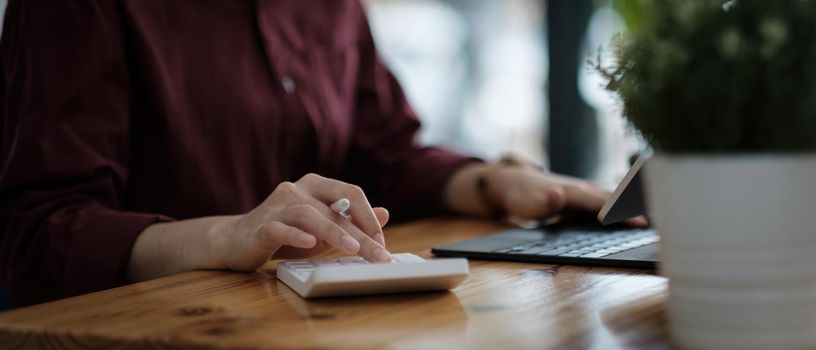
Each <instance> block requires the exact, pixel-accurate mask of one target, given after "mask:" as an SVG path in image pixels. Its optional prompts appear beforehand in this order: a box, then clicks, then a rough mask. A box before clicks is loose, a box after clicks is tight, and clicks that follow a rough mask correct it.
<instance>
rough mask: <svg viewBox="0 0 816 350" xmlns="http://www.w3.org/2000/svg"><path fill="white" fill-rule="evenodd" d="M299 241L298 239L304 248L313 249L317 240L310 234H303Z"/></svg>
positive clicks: (299, 236)
mask: <svg viewBox="0 0 816 350" xmlns="http://www.w3.org/2000/svg"><path fill="white" fill-rule="evenodd" d="M297 239H298V242H300V243H301V244H302V245H304V246H309V247H311V246H312V245H314V244H315V239H314V237H313V236H312V235H310V234H306V233H301V234H300V235H298V238H297Z"/></svg>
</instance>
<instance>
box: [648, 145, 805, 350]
mask: <svg viewBox="0 0 816 350" xmlns="http://www.w3.org/2000/svg"><path fill="white" fill-rule="evenodd" d="M645 180H646V189H647V196H648V208H649V212H650V215H651V216H652V220H653V224H654V225H655V227H656V228H657V230H658V232H659V233H660V236H661V243H660V245H661V248H660V250H661V257H660V259H661V264H660V270H661V273H662V274H663V275H664V276H666V277H668V278H669V301H668V313H669V315H668V316H669V330H670V332H671V336H672V339H673V341H674V342H675V343H677V344H678V345H680V346H682V347H684V348H689V349H814V348H816V154H803V155H724V156H701V155H700V156H697V155H694V156H669V155H665V154H658V155H655V156H654V157H652V159H650V160H649V161H648V162H647V164H646V178H645Z"/></svg>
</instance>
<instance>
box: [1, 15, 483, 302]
mask: <svg viewBox="0 0 816 350" xmlns="http://www.w3.org/2000/svg"><path fill="white" fill-rule="evenodd" d="M0 60H1V62H0V64H2V72H0V79H1V80H2V87H1V88H2V91H0V92H2V99H0V101H2V102H0V103H2V104H1V105H0V113H2V114H0V115H1V116H2V117H1V119H0V122H1V124H0V166H2V168H0V235H2V236H0V237H1V238H2V239H1V240H0V267H1V269H0V274H2V278H3V281H4V282H5V283H6V286H7V287H8V288H9V289H10V291H11V293H12V295H13V298H14V299H15V300H16V301H17V302H18V303H20V304H29V303H35V302H41V301H45V300H49V299H54V298H59V297H64V296H68V295H75V294H80V293H86V292H90V291H95V290H100V289H104V288H110V287H114V286H117V285H121V284H124V283H126V282H127V275H126V272H127V264H128V259H129V255H130V250H131V247H132V246H133V243H134V241H135V239H136V237H137V235H138V234H139V233H140V232H141V231H142V230H144V229H145V228H146V227H147V226H149V225H151V224H153V223H155V222H157V221H160V220H173V219H185V218H193V217H200V216H208V215H220V214H237V213H244V212H247V211H248V210H250V209H252V208H254V207H255V206H256V205H258V204H259V203H260V202H261V201H262V200H263V199H264V198H265V197H266V196H268V195H269V193H271V192H272V191H273V190H274V188H275V186H276V185H277V184H278V183H280V182H282V181H294V180H297V179H298V178H300V177H301V176H302V175H304V174H306V173H308V172H316V173H319V174H321V175H324V176H327V177H332V178H338V179H341V180H344V181H348V182H352V183H356V184H359V185H361V186H362V187H363V188H364V189H365V190H366V192H367V194H368V196H369V198H370V200H371V202H372V203H373V204H374V205H381V206H385V207H388V208H389V209H390V210H391V212H392V213H393V214H395V216H397V217H403V218H405V217H407V216H418V215H427V214H432V213H436V212H439V211H440V210H443V208H442V205H441V202H442V200H441V197H442V190H443V187H444V183H445V181H446V179H447V178H448V177H449V176H450V175H451V173H452V172H453V171H454V170H455V169H456V168H457V167H459V166H461V165H462V164H464V163H465V162H468V161H469V158H466V157H463V156H461V155H457V154H454V153H452V152H449V151H444V150H440V149H436V148H425V147H420V146H418V145H417V144H416V143H415V141H414V136H415V133H416V131H417V128H418V127H419V123H418V121H417V119H416V117H415V115H414V113H413V112H412V111H411V108H410V107H409V105H408V103H407V102H406V100H405V97H404V95H403V93H402V91H401V90H400V87H399V85H398V84H397V82H396V81H395V80H394V77H393V76H392V75H391V74H390V73H389V72H388V69H387V68H386V67H385V66H384V65H383V63H382V62H381V61H380V59H379V58H378V57H377V54H376V52H375V48H374V44H373V42H372V39H371V35H370V32H369V28H368V25H367V22H366V19H365V14H364V12H363V10H362V8H361V6H360V4H358V3H357V1H352V0H349V1H345V0H343V1H341V0H321V1H318V0H310V1H302V0H287V1H283V0H281V1H273V0H256V1H240V0H172V1H168V0H133V1H129V0H121V1H113V0H97V1H94V0H19V1H18V0H12V1H10V2H9V5H8V10H7V15H6V24H5V28H4V32H3V38H2V43H0Z"/></svg>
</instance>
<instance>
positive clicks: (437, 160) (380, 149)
mask: <svg viewBox="0 0 816 350" xmlns="http://www.w3.org/2000/svg"><path fill="white" fill-rule="evenodd" d="M359 13H360V15H359V16H357V17H358V20H359V26H360V28H361V29H360V31H359V32H360V36H361V37H360V38H359V45H360V48H359V51H360V68H359V69H360V75H359V77H358V85H357V96H356V97H357V105H356V113H355V116H356V118H357V119H356V120H355V124H354V125H355V128H354V136H353V139H352V147H351V157H350V158H351V161H349V162H348V163H347V164H348V166H347V173H349V174H351V177H352V178H353V179H354V181H356V182H357V183H359V184H362V187H363V188H364V189H365V191H366V193H367V194H368V195H369V197H370V198H369V200H370V201H371V202H372V204H374V205H381V206H384V207H386V208H388V209H389V211H390V212H391V214H392V218H395V219H396V220H406V219H412V218H417V217H421V216H429V215H439V214H445V213H448V212H449V209H448V208H447V206H446V204H445V202H444V190H445V186H446V184H447V181H448V179H449V178H450V177H451V175H453V173H454V172H455V171H456V170H457V169H459V168H460V167H461V166H463V165H465V164H468V163H472V162H477V161H479V160H478V159H475V158H472V157H467V156H465V155H462V154H459V153H457V152H454V151H452V150H448V149H443V148H439V147H423V146H420V145H419V144H418V143H417V140H416V133H417V131H418V130H419V127H420V123H419V120H418V119H417V116H416V114H415V113H414V111H413V110H412V109H411V106H410V105H409V103H408V101H407V99H406V97H405V95H404V93H403V91H402V89H401V88H400V85H399V83H398V82H397V80H396V79H395V78H394V76H393V75H392V74H391V72H390V71H389V70H388V68H387V67H386V65H385V64H384V63H383V61H382V59H381V58H380V57H379V56H378V54H377V50H376V47H375V45H374V41H373V39H372V37H371V32H370V29H369V26H368V22H367V20H366V17H365V13H364V12H363V10H362V8H360V11H359Z"/></svg>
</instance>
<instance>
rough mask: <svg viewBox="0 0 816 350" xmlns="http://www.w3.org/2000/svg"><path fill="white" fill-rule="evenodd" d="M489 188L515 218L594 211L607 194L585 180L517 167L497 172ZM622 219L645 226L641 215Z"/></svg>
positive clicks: (608, 194)
mask: <svg viewBox="0 0 816 350" xmlns="http://www.w3.org/2000/svg"><path fill="white" fill-rule="evenodd" d="M490 189H491V190H492V191H493V193H492V195H493V196H495V197H494V198H496V199H497V200H498V203H500V204H501V205H503V206H504V208H505V210H506V211H507V214H508V215H510V216H512V217H516V218H519V219H539V218H543V217H549V216H552V215H556V214H559V213H561V212H563V211H565V210H580V211H587V212H591V213H597V212H598V211H599V210H600V209H601V207H603V205H604V203H606V200H607V199H608V198H609V196H610V195H611V193H610V192H609V191H606V190H604V189H602V188H601V187H599V186H597V185H595V184H593V183H591V182H588V181H584V180H581V179H578V178H574V177H570V176H565V175H559V174H555V173H546V172H542V171H538V170H536V169H529V168H520V167H507V168H503V169H501V170H499V171H497V172H496V174H495V176H494V179H493V183H492V184H491V188H490ZM626 222H627V223H628V224H630V225H633V226H637V227H643V226H648V221H647V220H646V218H645V217H642V216H641V217H636V218H632V219H629V220H627V221H626Z"/></svg>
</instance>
